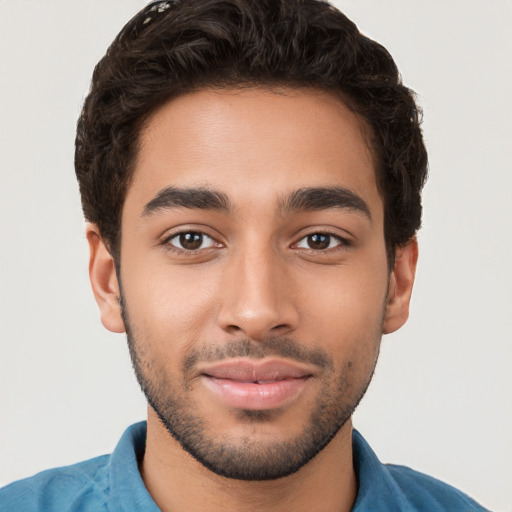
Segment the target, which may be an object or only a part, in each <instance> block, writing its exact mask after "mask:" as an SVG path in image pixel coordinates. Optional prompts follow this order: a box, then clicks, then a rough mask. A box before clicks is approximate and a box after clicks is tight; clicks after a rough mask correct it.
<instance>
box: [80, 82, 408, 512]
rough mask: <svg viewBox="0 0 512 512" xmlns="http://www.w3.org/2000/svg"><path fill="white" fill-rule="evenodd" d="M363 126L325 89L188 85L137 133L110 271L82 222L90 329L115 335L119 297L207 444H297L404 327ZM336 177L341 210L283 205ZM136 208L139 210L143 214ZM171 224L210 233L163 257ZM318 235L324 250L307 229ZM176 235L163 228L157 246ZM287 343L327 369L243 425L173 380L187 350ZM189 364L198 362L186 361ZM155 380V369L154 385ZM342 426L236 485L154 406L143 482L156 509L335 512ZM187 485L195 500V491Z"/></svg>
mask: <svg viewBox="0 0 512 512" xmlns="http://www.w3.org/2000/svg"><path fill="white" fill-rule="evenodd" d="M364 134H365V125H364V122H363V121H362V120H361V119H360V118H359V117H358V116H357V115H356V114H354V113H353V112H351V111H350V110H349V109H348V108H347V107H346V106H345V105H344V104H343V103H342V102H341V101H340V100H339V99H338V98H336V97H334V96H332V95H330V94H327V93H323V92H319V91H315V90H307V89H305V90H299V91H297V90H293V91H292V90H286V89H281V90H279V91H275V90H266V89H253V90H227V91H212V90H203V91H199V92H194V93H191V94H188V95H185V96H182V97H180V98H178V99H175V100H173V101H171V102H169V103H168V104H166V105H164V106H163V107H161V108H160V109H159V110H158V111H157V112H155V113H154V114H153V116H152V117H151V118H150V119H149V121H148V122H147V123H146V126H145V128H144V130H143V131H142V133H141V149H140V153H139V155H138V158H137V162H136V167H135V174H134V178H133V181H132V183H131V184H130V187H129V190H128V192H127V196H126V200H125V204H124V208H123V214H122V226H121V227H122V245H121V261H120V269H121V270H120V277H121V282H122V290H121V289H120V283H119V280H118V276H117V275H116V272H115V265H114V261H113V260H112V257H111V255H110V254H109V252H108V251H107V249H106V247H105V245H104V244H103V242H102V240H101V236H100V233H99V232H98V230H97V228H96V226H94V225H89V226H88V228H87V238H88V241H89V245H90V251H91V259H90V277H91V283H92V286H93V290H94V293H95V296H96V299H97V302H98V304H99V306H100V312H101V318H102V322H103V324H104V325H105V327H106V328H107V329H109V330H111V331H114V332H124V331H125V323H124V321H123V316H122V313H121V308H120V304H119V297H120V294H121V291H122V292H123V300H124V302H125V307H126V313H127V315H128V317H129V321H130V328H131V331H132V333H131V334H132V335H133V338H134V340H136V342H135V343H136V349H137V351H138V357H139V358H140V363H141V368H142V371H146V372H147V375H148V377H149V378H153V379H154V380H155V381H156V380H157V379H160V381H161V382H163V381H165V384H166V385H169V386H171V387H172V389H173V391H174V393H175V394H176V396H177V397H178V398H179V399H183V401H184V403H186V404H187V407H188V409H190V411H191V412H193V413H194V415H195V416H196V417H198V418H200V419H201V420H202V421H203V426H204V428H205V429H206V431H207V433H208V435H209V436H210V438H211V439H212V440H213V441H214V442H217V441H219V442H220V441H221V440H223V439H226V437H227V438H229V441H230V443H231V445H233V446H239V445H242V443H243V441H244V439H245V440H247V439H250V440H251V441H253V442H254V445H257V446H260V447H263V449H264V450H265V449H267V448H271V447H273V446H279V445H280V443H285V442H288V441H291V440H294V439H296V438H297V437H298V436H300V435H301V433H302V432H303V431H304V429H305V428H307V427H308V425H309V424H310V422H311V415H312V412H313V411H314V409H315V406H316V404H318V402H319V401H321V400H322V399H323V398H324V397H325V395H326V394H328V393H337V392H338V391H339V386H338V385H337V384H335V383H338V382H339V378H340V376H341V375H344V376H345V377H346V379H345V380H346V381H347V383H346V385H345V387H344V388H343V395H342V396H341V397H339V398H341V399H342V400H343V401H346V402H347V403H352V404H353V405H354V406H355V405H356V403H357V401H358V400H359V398H360V396H361V395H362V394H363V393H364V390H365V389H366V385H367V384H368V382H369V380H370V378H371V375H372V372H373V369H374V366H375V363H376V360H377V355H378V351H379V346H380V340H381V335H382V334H385V333H390V332H393V331H395V330H397V329H398V328H400V327H401V326H402V325H403V324H404V323H405V321H406V319H407V317H408V311H409V302H410V295H411V290H412V285H413V281H414V273H415V268H416V261H417V244H416V241H415V240H411V241H410V242H409V243H408V244H406V245H405V246H404V247H400V248H398V249H397V251H396V262H395V265H394V268H393V269H391V271H390V269H389V268H388V263H387V259H386V248H385V241H384V231H383V218H384V208H383V202H382V198H381V196H380V194H379V191H378V189H377V185H376V178H375V163H374V159H373V155H372V152H371V149H370V148H369V147H368V145H367V143H366V138H365V135H364ZM170 186H172V187H180V188H203V189H205V188H206V189H208V190H215V191H218V192H220V193H222V194H224V195H225V196H226V197H227V198H228V199H229V201H230V204H231V209H230V210H229V211H218V210H209V209H201V208H186V207H171V208H157V209H155V210H154V211H151V212H150V213H149V214H148V213H147V209H148V208H147V205H148V204H150V203H151V201H153V200H154V199H155V197H157V196H158V195H159V193H161V191H162V190H165V189H166V188H167V187H170ZM318 187H321V188H328V187H338V188H343V189H345V190H348V191H350V192H351V193H353V194H354V195H355V196H357V197H358V198H360V199H361V200H362V201H363V203H364V204H365V205H366V207H367V210H368V211H367V212H366V213H365V212H364V211H361V210H360V209H359V210H358V209H354V208H335V207H329V208H320V209H314V210H300V209H299V210H294V211H286V208H283V204H284V203H285V198H287V197H289V195H290V194H291V193H293V192H294V191H296V190H298V189H303V188H318ZM145 212H146V213H145ZM180 232H202V233H205V234H206V235H208V237H207V238H204V239H203V244H202V245H200V247H199V249H194V250H191V251H190V250H189V251H188V252H187V251H185V252H184V251H183V249H181V250H180V249H179V237H177V236H176V234H177V233H178V234H179V233H180ZM315 233H317V234H318V233H320V234H321V233H328V234H329V235H330V238H328V241H329V246H328V247H327V248H318V246H316V245H315V246H314V248H313V249H312V248H311V247H310V245H309V243H310V242H311V238H308V235H313V234H315ZM173 237H174V238H173ZM270 338H272V339H279V338H289V339H293V340H294V342H295V343H297V344H299V345H300V346H301V347H303V348H304V349H310V350H315V349H318V350H321V351H323V353H325V354H327V356H328V359H329V361H330V363H331V370H330V372H329V371H327V370H321V369H318V368H316V367H313V368H312V370H311V372H312V376H311V377H310V378H308V380H307V382H306V384H305V385H304V387H303V389H302V391H301V392H300V393H299V394H298V396H296V397H292V398H291V399H290V400H288V401H286V402H285V403H284V404H283V405H282V406H280V407H279V408H278V409H277V410H274V411H273V413H272V414H269V415H268V416H265V417H264V418H263V419H260V420H254V421H252V420H251V419H250V418H249V419H248V418H247V417H245V418H244V417H243V415H241V414H239V412H240V411H238V410H236V408H233V407H231V406H229V405H227V404H225V403H224V402H223V401H222V400H219V399H217V397H216V396H214V395H213V394H212V393H211V391H210V390H209V389H208V388H207V387H206V386H205V385H204V381H203V378H202V377H201V375H199V373H198V371H196V372H195V373H194V371H192V373H191V374H190V375H188V376H187V378H185V377H184V376H183V362H184V361H185V360H186V358H187V355H189V354H190V353H191V352H193V351H194V350H195V349H198V348H199V349H201V348H204V347H210V348H211V347H223V346H224V345H226V344H229V343H231V342H233V341H235V342H236V341H237V340H250V342H251V343H253V344H255V346H256V345H258V343H259V344H261V346H262V347H265V342H266V340H268V339H270ZM196 370H197V368H196ZM155 375H156V377H154V376H155ZM351 435H352V424H351V421H350V419H349V420H348V421H346V422H344V424H343V425H342V426H341V428H340V429H339V430H338V431H337V433H336V435H335V436H334V438H333V439H332V440H331V441H330V442H329V443H328V444H327V445H326V446H325V448H323V450H321V451H320V453H319V454H318V455H317V456H315V457H314V458H313V459H311V460H310V461H309V462H308V463H307V464H305V465H304V466H302V467H301V468H300V469H299V470H298V471H296V472H295V473H293V474H291V475H289V476H285V477H283V478H279V479H275V480H267V481H241V480H234V479H228V478H225V477H223V476H219V475H217V474H215V473H214V472H212V471H210V470H208V469H206V468H205V467H204V466H203V465H201V464H200V463H199V462H197V460H195V459H194V458H193V457H192V456H191V455H190V454H189V453H187V452H186V451H184V450H183V449H182V448H181V446H180V445H179V443H178V442H177V441H176V440H175V439H174V438H173V437H172V436H171V435H170V434H169V432H168V431H167V430H166V428H165V427H164V426H163V424H162V423H161V421H160V420H159V418H158V416H157V414H156V413H155V411H154V410H153V408H152V407H149V408H148V435H147V447H146V453H145V456H144V460H143V462H142V464H141V468H140V469H141V474H142V477H143V479H144V482H145V484H146V487H147V488H148V490H149V492H150V494H151V495H152V497H153V499H154V500H155V502H156V503H157V505H158V506H159V507H160V508H161V510H163V511H170V510H173V511H181V510H187V511H196V510H197V511H200V510H201V511H203V510H209V511H215V510H223V511H225V510H233V511H234V510H246V511H259V510H266V511H268V510H281V511H286V510H294V511H297V510H299V511H301V510H304V511H305V510H318V511H330V510H337V511H344V510H345V511H348V510H350V509H351V507H352V505H353V503H354V500H355V498H356V495H357V483H356V478H355V474H354V469H353V466H352V444H351ZM198 490H200V492H197V491H198Z"/></svg>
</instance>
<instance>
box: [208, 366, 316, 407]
mask: <svg viewBox="0 0 512 512" xmlns="http://www.w3.org/2000/svg"><path fill="white" fill-rule="evenodd" d="M200 374H201V380H202V382H203V383H204V384H205V386H206V388H207V389H208V390H210V391H211V392H213V394H214V395H215V396H216V398H218V399H220V400H221V401H222V402H224V403H225V404H226V405H228V406H230V407H233V408H236V409H245V410H260V411H262V410H270V409H276V408H279V407H283V406H285V405H288V404H289V403H291V402H292V401H294V400H295V399H297V398H298V396H299V395H300V394H301V393H302V392H303V391H304V389H305V387H306V385H307V382H308V381H309V379H310V378H311V377H312V376H313V372H312V371H311V369H310V368H307V367H305V366H303V365H299V364H294V363H291V362H288V361H282V360H262V361H254V360H247V359H235V360H230V361H225V362H221V363H217V364H214V365H210V366H207V367H203V368H201V369H200Z"/></svg>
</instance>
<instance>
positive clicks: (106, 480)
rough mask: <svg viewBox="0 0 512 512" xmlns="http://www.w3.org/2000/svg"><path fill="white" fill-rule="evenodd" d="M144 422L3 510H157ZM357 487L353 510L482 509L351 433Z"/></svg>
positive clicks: (13, 498)
mask: <svg viewBox="0 0 512 512" xmlns="http://www.w3.org/2000/svg"><path fill="white" fill-rule="evenodd" d="M145 444H146V422H141V423H136V424H135V425H132V426H131V427H129V428H128V429H127V430H126V431H125V432H124V434H123V436H122V437H121V439H120V441H119V443H118V445H117V446H116V448H115V450H114V452H113V453H112V455H103V456H101V457H96V458H95V459H91V460H87V461H85V462H80V463H78V464H74V465H72V466H66V467H63V468H56V469H50V470H47V471H43V472H41V473H38V474H37V475H35V476H33V477H30V478H26V479H24V480H19V481H18V482H14V483H12V484H10V485H8V486H6V487H4V488H3V489H0V511H1V512H60V511H66V512H158V511H159V508H158V507H157V505H156V504H155V502H154V501H153V499H152V498H151V496H150V494H149V492H148V491H147V489H146V487H145V486H144V482H143V481H142V478H141V476H140V473H139V469H138V464H139V462H140V460H141V458H142V456H143V454H144V449H145ZM353 449H354V467H355V470H356V474H357V479H358V482H359V491H358V495H357V499H356V503H355V504H354V508H353V509H352V510H353V512H370V511H371V512H391V511H393V512H419V511H422V512H433V511H435V512H443V511H446V512H448V511H449V512H481V511H485V509H484V508H482V507H481V506H480V505H478V504H477V503H476V502H474V501H473V500H472V499H471V498H469V497H468V496H466V495H465V494H464V493H462V492H460V491H458V490H457V489H455V488H453V487H451V486H449V485H447V484H445V483H442V482H440V481H439V480H436V479H434V478H431V477H429V476H427V475H424V474H421V473H418V472H416V471H413V470H412V469H409V468H407V467H404V466H394V465H387V464H382V463H381V462H380V461H379V459H378V458H377V456H376V455H375V453H374V452H373V450H372V449H371V448H370V446H369V445H368V443H366V441H365V440H364V439H363V437H362V436H361V434H359V433H358V432H357V431H354V434H353Z"/></svg>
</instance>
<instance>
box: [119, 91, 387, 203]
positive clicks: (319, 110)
mask: <svg viewBox="0 0 512 512" xmlns="http://www.w3.org/2000/svg"><path fill="white" fill-rule="evenodd" d="M366 133H368V128H367V127H366V125H365V123H364V121H363V120H362V119H361V118H360V117H359V116H358V115H356V114H355V113H354V112H352V111H351V110H350V109H349V108H348V107H347V106H346V105H345V104H344V103H343V102H342V101H341V99H340V98H338V97H336V96H334V95H333V94H329V93H326V92H322V91H318V90H311V89H300V90H291V89H279V90H276V89H261V88H259V89H235V90H209V89H208V90H202V91H198V92H194V93H190V94H187V95H184V96H181V97H179V98H176V99H173V100H171V101H169V102H168V103H167V104H165V105H164V106H162V107H161V108H160V109H158V110H157V111H156V112H155V113H154V114H153V115H152V116H151V117H150V118H149V119H148V121H147V123H146V124H145V126H144V128H143V130H142V131H141V136H140V146H139V147H140V149H139V154H138V156H137V160H136V165H135V173H134V177H133V180H132V183H131V185H130V187H129V190H128V193H127V197H126V203H125V206H127V205H128V203H132V202H134V201H135V202H137V203H139V207H141V208H143V206H144V204H146V202H147V201H149V200H151V199H152V197H154V196H155V195H156V194H157V193H158V192H159V191H160V190H162V189H163V188H165V187H169V186H175V187H206V188H212V189H215V190H220V191H222V192H223V193H225V194H227V195H228V196H230V197H231V198H232V201H233V202H234V203H235V204H236V203H237V202H244V204H248V203H255V202H259V203H260V204H261V203H268V206H271V203H272V202H273V201H274V202H275V201H277V200H278V199H279V197H282V195H283V194H286V193H287V192H291V191H293V190H296V189H298V188H303V187H326V186H343V187H345V188H348V189H350V190H352V191H353V192H355V193H357V194H358V195H361V196H366V200H367V201H369V202H372V201H373V202H375V201H377V202H380V196H379V194H378V191H377V186H376V179H375V165H374V159H373V154H372V151H371V150H370V148H369V145H368V143H367V140H368V138H367V137H366V136H365V134H366Z"/></svg>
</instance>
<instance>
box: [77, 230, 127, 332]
mask: <svg viewBox="0 0 512 512" xmlns="http://www.w3.org/2000/svg"><path fill="white" fill-rule="evenodd" d="M86 236H87V241H88V242H89V278H90V280H91V286H92V290H93V293H94V297H95V299H96V302H97V303H98V306H99V308H100V315H101V323H102V324H103V325H104V326H105V327H106V328H107V329H108V330H109V331H112V332H117V333H121V332H125V328H124V322H123V318H122V315H121V306H120V304H119V297H120V294H119V283H118V280H117V275H116V268H115V263H114V259H113V258H112V255H111V254H110V252H109V251H108V249H107V247H106V246H105V244H104V242H103V240H102V239H101V237H100V234H99V231H98V228H97V226H96V225H94V224H88V225H87V229H86Z"/></svg>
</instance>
